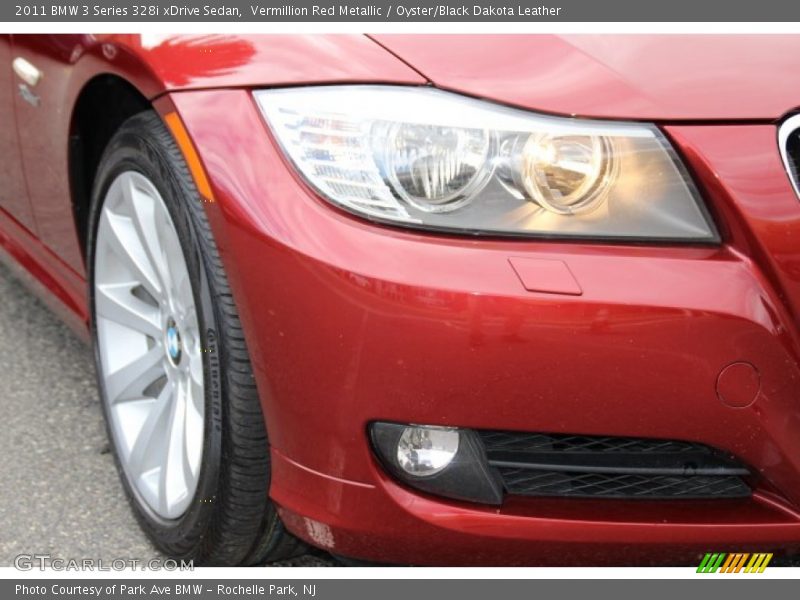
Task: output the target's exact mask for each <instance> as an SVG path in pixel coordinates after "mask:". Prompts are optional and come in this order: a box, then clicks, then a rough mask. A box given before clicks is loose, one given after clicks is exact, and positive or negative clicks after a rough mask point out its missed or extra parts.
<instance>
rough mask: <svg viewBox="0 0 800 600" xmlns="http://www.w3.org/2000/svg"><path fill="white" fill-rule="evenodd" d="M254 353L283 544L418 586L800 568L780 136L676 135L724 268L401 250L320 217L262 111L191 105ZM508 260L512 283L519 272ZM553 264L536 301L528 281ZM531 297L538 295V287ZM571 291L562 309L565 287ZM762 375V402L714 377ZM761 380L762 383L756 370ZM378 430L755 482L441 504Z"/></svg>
mask: <svg viewBox="0 0 800 600" xmlns="http://www.w3.org/2000/svg"><path fill="white" fill-rule="evenodd" d="M157 107H158V108H159V109H160V110H161V111H162V112H165V111H167V110H171V109H172V108H173V107H174V108H176V109H177V110H178V111H179V113H180V115H181V117H182V118H183V120H184V122H185V123H186V125H187V128H188V130H189V132H190V134H191V136H192V138H193V140H194V142H195V144H196V146H197V148H198V150H199V153H200V156H201V157H202V159H203V162H204V166H205V169H206V171H207V173H208V176H209V180H210V181H211V184H212V186H213V189H214V194H215V202H214V203H213V204H209V205H208V206H207V212H208V214H209V219H210V221H211V224H212V228H213V230H214V234H215V237H216V239H217V241H218V245H219V247H220V253H221V256H222V259H223V262H224V264H225V267H226V270H227V272H228V275H229V278H230V281H231V285H232V289H233V291H234V297H235V300H236V303H237V306H238V309H239V312H240V315H241V318H242V321H243V323H244V326H245V331H246V332H247V343H248V345H249V350H250V354H251V357H252V360H253V364H254V367H255V372H256V378H257V383H258V387H259V391H260V394H261V397H262V405H263V409H264V415H265V418H266V421H267V428H268V432H269V436H270V441H271V445H272V459H273V472H272V483H271V488H270V496H271V497H272V498H273V500H274V501H275V502H276V503H277V505H278V506H279V509H280V511H281V515H282V517H283V519H284V522H285V523H286V525H287V527H288V528H289V529H290V530H291V531H292V532H294V533H295V534H297V535H298V536H300V537H302V538H304V539H305V540H307V541H309V542H311V543H313V544H315V545H317V546H320V547H323V548H325V549H328V550H330V551H331V552H334V553H337V554H341V555H345V556H350V557H356V558H362V559H369V560H373V561H380V562H400V563H413V564H598V565H599V564H669V563H680V562H687V561H692V560H695V559H697V557H698V556H700V557H701V556H702V554H703V553H704V552H708V551H726V550H730V551H734V550H738V551H742V550H744V551H753V550H764V551H777V552H780V551H792V552H795V551H797V550H798V548H800V513H799V512H798V510H797V508H796V507H800V411H798V402H799V401H800V392H799V391H798V390H800V369H799V368H798V365H800V353H799V352H798V327H797V322H796V316H795V315H796V314H797V310H796V307H797V306H798V305H800V302H798V301H800V292H798V290H800V269H798V268H797V264H800V203H798V201H797V198H796V197H795V196H794V193H793V191H792V188H791V185H790V183H789V181H788V179H787V177H786V174H785V172H784V171H783V167H782V165H781V162H780V158H779V155H778V150H777V145H776V143H775V131H776V128H775V126H774V125H735V126H734V125H731V126H695V127H690V126H681V127H667V128H666V131H667V133H668V134H669V135H670V136H671V137H672V139H673V140H674V141H675V142H676V144H677V146H678V149H679V151H680V152H681V153H682V154H683V155H684V157H685V158H686V159H687V162H688V163H689V166H690V169H691V170H692V171H693V172H694V175H695V177H696V178H697V179H698V181H699V183H700V185H701V187H702V188H703V192H704V195H705V196H706V198H707V201H708V202H709V204H710V208H711V210H712V211H713V212H714V213H715V215H716V216H717V220H718V222H719V223H720V225H721V229H722V233H723V238H724V242H723V244H722V245H720V246H713V247H712V246H707V247H701V246H695V247H680V246H633V245H628V246H625V245H607V244H591V243H581V242H563V241H561V242H547V241H542V240H538V241H534V240H529V241H528V240H526V241H523V240H497V239H478V238H459V237H448V236H439V235H430V234H425V233H420V232H410V231H404V230H399V229H391V228H387V227H384V226H378V225H374V224H370V223H366V222H364V221H361V220H359V219H356V218H354V217H351V216H349V215H346V214H344V213H342V212H340V211H338V210H336V209H334V208H332V207H330V206H328V205H326V204H325V203H324V202H323V201H321V200H320V199H318V198H316V197H314V195H313V193H312V192H311V191H310V190H309V189H308V188H307V187H306V186H305V185H304V183H303V182H302V181H301V180H300V179H299V178H298V176H297V175H296V174H295V173H294V172H293V171H292V170H291V168H290V167H289V166H288V165H287V163H286V161H285V159H284V158H283V157H282V155H281V154H280V152H279V151H278V150H277V147H276V145H275V144H274V142H273V140H272V138H271V136H270V134H269V132H268V130H267V128H266V126H265V125H264V123H263V121H262V119H261V117H260V115H259V113H258V110H257V108H256V107H255V105H254V103H253V101H252V98H251V97H250V95H249V94H248V93H247V92H246V91H240V90H222V91H208V92H190V93H176V94H173V95H171V96H169V97H164V98H162V99H161V100H160V101H159V103H158V104H157ZM510 259H511V260H510ZM543 259H546V260H554V261H561V262H562V263H563V264H564V265H566V266H567V268H568V270H569V272H570V273H571V274H572V276H574V280H575V281H576V282H577V284H578V286H579V288H580V289H579V291H580V294H579V295H576V293H575V290H574V289H573V290H571V291H569V293H558V292H559V291H561V292H563V291H565V290H558V289H551V290H550V291H549V292H541V291H529V290H528V289H526V287H525V286H524V285H523V283H522V281H521V279H520V277H519V275H518V272H517V271H515V270H514V269H513V268H512V266H511V262H514V261H523V262H524V261H527V260H533V261H539V260H543ZM528 287H530V286H528ZM556 287H558V286H556ZM732 364H746V365H752V367H754V370H755V372H757V373H758V376H757V378H756V384H755V388H753V389H749V388H748V386H747V385H742V382H741V381H738V380H735V379H734V380H731V381H727V380H726V378H725V377H726V376H724V375H721V374H722V373H723V372H724V371H725V369H726V368H727V367H729V366H730V365H732ZM748 368H749V367H748ZM375 420H382V421H396V422H406V423H423V424H429V425H447V426H458V427H471V428H480V429H496V430H511V431H529V432H547V433H569V434H582V435H611V436H630V437H652V438H665V439H675V440H685V441H694V442H700V443H703V444H707V445H710V446H713V447H716V448H719V449H721V450H724V451H727V452H730V453H732V454H734V455H735V456H736V457H738V458H739V459H740V460H741V461H743V462H744V463H746V464H747V465H749V466H750V467H751V469H752V470H753V471H754V473H756V474H757V476H756V480H757V483H756V488H755V491H754V494H753V496H752V497H751V498H747V499H739V500H676V501H670V502H666V501H620V500H609V499H552V498H550V499H543V498H512V497H509V498H507V499H506V501H505V502H504V504H503V505H502V506H501V507H482V506H478V505H471V504H468V503H460V502H456V501H449V500H444V499H439V498H435V497H432V496H426V495H424V494H421V493H418V492H414V491H412V490H410V489H409V488H407V487H404V486H403V485H401V484H398V483H395V482H393V481H392V480H391V479H390V478H388V476H386V475H385V474H384V473H383V471H382V470H381V468H380V467H379V466H378V464H377V462H376V460H375V458H374V456H373V453H372V451H371V449H370V446H369V442H368V438H367V434H366V430H367V425H368V424H369V423H370V422H372V421H375Z"/></svg>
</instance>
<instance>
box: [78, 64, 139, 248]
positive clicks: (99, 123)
mask: <svg viewBox="0 0 800 600" xmlns="http://www.w3.org/2000/svg"><path fill="white" fill-rule="evenodd" d="M150 108H152V105H151V103H150V101H149V100H148V99H147V98H146V97H145V96H144V95H143V94H142V93H141V92H140V91H139V90H138V89H137V88H136V87H135V86H134V85H133V84H132V83H130V82H129V81H128V80H126V79H125V78H123V77H120V76H119V75H115V74H108V73H107V74H101V75H96V76H94V77H93V78H91V79H90V80H89V81H87V82H86V84H85V85H84V86H83V88H82V89H81V91H80V92H79V94H78V96H77V98H76V100H75V103H74V105H73V108H72V116H71V120H70V128H69V140H68V149H67V153H68V158H67V163H68V167H67V168H68V172H69V183H70V190H69V191H70V197H71V205H72V218H73V219H74V222H75V229H76V232H77V235H78V241H79V243H80V250H81V255H82V257H83V259H84V261H85V260H86V250H87V249H86V244H87V240H88V223H89V209H90V204H91V196H92V185H93V182H94V178H95V174H96V173H97V167H98V165H99V164H100V158H101V157H102V155H103V151H104V150H105V147H106V146H107V145H108V142H109V141H110V140H111V138H112V136H113V135H114V133H115V132H116V131H117V130H118V129H119V127H120V126H121V125H122V124H123V123H124V122H125V121H126V120H127V119H128V118H130V117H132V116H133V115H135V114H137V113H139V112H142V111H144V110H148V109H150Z"/></svg>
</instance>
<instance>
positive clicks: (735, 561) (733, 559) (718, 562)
mask: <svg viewBox="0 0 800 600" xmlns="http://www.w3.org/2000/svg"><path fill="white" fill-rule="evenodd" d="M771 560H772V553H771V552H770V553H764V552H759V553H755V554H749V553H747V552H738V553H734V554H726V553H725V552H713V553H712V552H709V553H708V554H706V555H705V556H704V557H703V561H702V562H701V563H700V566H699V567H697V572H698V573H717V572H719V573H763V572H764V569H766V568H767V565H768V564H769V561H771Z"/></svg>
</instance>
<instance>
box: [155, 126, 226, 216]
mask: <svg viewBox="0 0 800 600" xmlns="http://www.w3.org/2000/svg"><path fill="white" fill-rule="evenodd" d="M164 121H165V122H166V124H167V127H169V130H170V132H172V135H173V137H174V138H175V141H176V142H177V144H178V147H179V148H180V150H181V153H182V154H183V158H184V159H185V160H186V164H187V165H188V167H189V172H190V173H191V174H192V179H194V184H195V186H196V187H197V191H198V192H199V193H200V196H202V198H203V200H204V201H205V202H214V194H213V193H212V192H211V185H210V184H209V183H208V178H207V177H206V172H205V171H204V170H203V165H202V163H201V162H200V157H199V156H198V155H197V150H195V147H194V144H193V143H192V140H191V138H189V133H188V132H187V131H186V127H184V126H183V121H181V118H180V117H179V116H178V113H176V112H171V113H167V114H166V115H164Z"/></svg>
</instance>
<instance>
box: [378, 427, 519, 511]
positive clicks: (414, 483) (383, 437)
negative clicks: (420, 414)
mask: <svg viewBox="0 0 800 600" xmlns="http://www.w3.org/2000/svg"><path fill="white" fill-rule="evenodd" d="M369 434H370V439H371V441H372V446H373V448H374V449H375V453H376V454H377V455H378V458H379V459H380V462H381V464H382V465H383V466H384V467H385V468H386V470H387V471H388V472H389V473H390V474H391V475H393V476H394V477H395V478H397V479H399V480H400V481H402V482H403V483H405V484H407V485H409V486H411V487H414V488H417V489H419V490H422V491H424V492H428V493H430V494H436V495H438V496H444V497H447V498H455V499H457V500H467V501H470V502H480V503H482V504H495V505H497V504H501V503H502V501H503V489H502V485H501V483H500V478H499V476H498V475H497V473H496V472H495V471H494V470H493V469H491V468H490V467H489V463H488V461H487V459H486V451H485V450H484V447H483V443H482V442H481V441H480V438H479V437H478V436H477V434H475V432H474V431H472V430H470V429H456V428H453V427H438V426H431V425H406V424H400V423H380V422H377V423H372V424H371V425H370V427H369Z"/></svg>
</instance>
